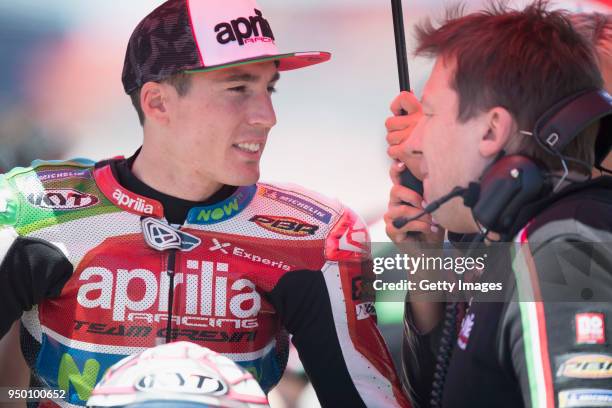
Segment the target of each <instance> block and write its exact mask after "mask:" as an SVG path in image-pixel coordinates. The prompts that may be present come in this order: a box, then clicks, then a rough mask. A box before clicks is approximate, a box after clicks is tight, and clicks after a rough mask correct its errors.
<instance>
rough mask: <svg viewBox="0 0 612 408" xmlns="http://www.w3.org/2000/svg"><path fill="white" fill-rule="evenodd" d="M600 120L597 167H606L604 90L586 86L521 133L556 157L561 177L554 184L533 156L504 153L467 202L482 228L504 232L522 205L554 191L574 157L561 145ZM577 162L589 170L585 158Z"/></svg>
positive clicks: (608, 139) (609, 110)
mask: <svg viewBox="0 0 612 408" xmlns="http://www.w3.org/2000/svg"><path fill="white" fill-rule="evenodd" d="M598 120H599V121H600V126H599V130H598V133H597V137H596V141H595V167H596V168H598V169H600V170H603V171H609V170H608V169H605V168H603V167H602V166H601V164H602V162H603V160H604V159H605V158H606V156H607V155H608V153H609V152H610V150H611V148H612V97H611V96H610V95H609V94H608V93H607V92H605V91H603V90H587V91H582V92H579V93H577V94H574V95H572V96H570V97H568V98H565V99H563V100H562V101H560V102H559V103H557V104H555V105H554V106H553V107H551V108H550V109H549V110H547V111H546V112H545V113H544V114H543V115H542V116H541V117H540V118H539V119H538V120H537V122H536V124H535V126H534V128H533V131H531V132H526V131H523V132H521V133H523V134H525V135H528V136H532V137H534V138H535V140H536V142H537V143H538V144H539V145H540V146H541V147H542V148H543V149H544V150H546V151H547V152H548V153H550V154H552V155H555V156H557V157H558V158H559V160H560V161H561V163H562V165H563V168H564V174H563V176H561V178H560V179H559V181H558V182H557V183H556V184H555V185H553V182H552V180H553V179H554V178H558V176H555V175H552V174H550V172H549V171H547V170H546V169H545V168H544V167H543V166H542V165H541V164H539V163H538V162H537V161H536V160H534V159H532V158H529V157H527V156H524V155H518V154H517V155H509V156H506V155H504V154H503V152H502V154H500V156H498V158H497V159H496V160H495V161H494V162H493V164H492V165H490V166H489V167H488V168H487V169H486V170H485V171H484V172H483V174H482V176H481V177H480V180H479V182H478V189H479V192H478V197H477V199H475V200H474V197H473V196H474V193H471V194H472V196H471V197H468V202H466V205H467V206H468V207H471V208H472V214H473V216H474V219H475V220H476V221H477V222H478V223H479V224H480V225H481V229H486V230H488V231H494V232H498V233H502V234H503V233H507V232H509V230H510V228H511V227H512V225H513V223H514V221H515V219H516V217H517V215H518V213H519V211H520V210H521V209H522V208H523V207H524V206H525V205H527V204H530V203H532V202H534V201H537V200H538V199H541V198H544V197H546V196H547V195H549V194H551V193H552V192H556V191H557V189H558V187H560V186H561V183H562V182H563V181H564V180H566V179H567V175H568V174H567V173H568V170H567V164H566V161H577V160H575V159H572V158H569V157H565V156H563V153H562V151H563V149H564V148H565V147H566V146H567V145H568V144H569V143H570V142H571V141H572V140H574V139H575V138H576V137H577V136H578V135H579V134H580V133H581V132H582V131H584V130H585V129H586V128H587V127H589V126H591V125H592V124H593V123H595V122H596V121H598ZM577 162H578V163H579V164H582V165H583V166H585V168H586V169H587V171H588V173H589V174H590V171H591V169H590V166H589V165H588V164H587V163H584V162H580V161H577ZM476 188H477V187H476V186H472V189H476ZM470 199H471V200H470Z"/></svg>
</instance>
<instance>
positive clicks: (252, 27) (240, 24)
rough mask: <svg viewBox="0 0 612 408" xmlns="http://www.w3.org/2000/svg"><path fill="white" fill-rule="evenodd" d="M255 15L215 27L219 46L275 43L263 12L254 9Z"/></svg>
mask: <svg viewBox="0 0 612 408" xmlns="http://www.w3.org/2000/svg"><path fill="white" fill-rule="evenodd" d="M254 11H255V15H254V16H250V17H249V18H246V17H238V18H237V19H235V20H232V21H229V22H223V23H219V24H217V25H216V26H215V33H217V41H218V42H219V44H227V43H229V42H232V41H238V44H240V45H244V44H245V43H256V42H274V34H272V28H271V27H270V24H269V23H268V20H266V19H265V18H263V16H262V14H261V11H259V10H257V9H254Z"/></svg>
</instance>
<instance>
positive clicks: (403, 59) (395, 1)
mask: <svg viewBox="0 0 612 408" xmlns="http://www.w3.org/2000/svg"><path fill="white" fill-rule="evenodd" d="M391 10H392V13H393V32H394V33H395V55H396V57H397V73H398V75H399V86H400V91H410V77H409V75H408V56H407V54H406V37H405V35H404V13H403V12H402V0H391ZM401 114H402V115H405V114H406V112H405V111H404V110H402V111H401ZM400 180H401V183H402V185H403V186H404V187H407V188H409V189H411V190H413V191H416V192H417V193H419V194H420V195H421V196H422V195H423V183H422V182H421V181H420V180H419V179H417V178H416V177H415V176H414V174H412V173H411V172H410V170H408V169H407V168H406V169H405V170H404V171H403V172H402V173H401V174H400ZM406 205H410V204H408V203H406ZM396 221H398V222H397V225H396V222H394V223H393V225H394V226H395V227H396V228H401V227H403V226H404V225H406V223H405V222H404V223H401V220H396ZM400 224H401V225H400ZM398 225H400V226H399V227H398Z"/></svg>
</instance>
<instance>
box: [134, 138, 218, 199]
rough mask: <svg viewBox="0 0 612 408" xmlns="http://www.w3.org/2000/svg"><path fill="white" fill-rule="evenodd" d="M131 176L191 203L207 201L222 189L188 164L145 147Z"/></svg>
mask: <svg viewBox="0 0 612 408" xmlns="http://www.w3.org/2000/svg"><path fill="white" fill-rule="evenodd" d="M132 173H134V175H135V176H136V177H137V178H138V179H139V180H140V181H142V182H143V183H145V184H146V185H148V186H149V187H151V188H153V189H155V190H157V191H159V192H161V193H164V194H166V195H169V196H172V197H176V198H181V199H183V200H189V201H206V199H208V198H209V197H211V196H212V195H213V194H214V193H215V192H217V191H218V190H219V189H220V188H221V187H223V185H222V184H221V183H218V182H216V181H212V180H210V179H207V178H206V177H205V176H204V175H201V174H198V173H197V172H196V171H195V170H194V169H192V168H189V163H183V162H181V161H180V160H179V159H178V158H172V157H167V156H164V155H163V154H161V153H160V152H158V151H156V150H155V149H151V148H150V147H149V146H147V145H146V144H145V145H143V146H142V150H141V151H140V154H139V155H138V156H137V157H136V160H135V161H134V164H133V166H132Z"/></svg>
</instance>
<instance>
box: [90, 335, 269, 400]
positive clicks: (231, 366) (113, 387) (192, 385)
mask: <svg viewBox="0 0 612 408" xmlns="http://www.w3.org/2000/svg"><path fill="white" fill-rule="evenodd" d="M87 406H88V407H126V408H153V407H155V408H157V407H168V406H171V407H178V408H202V407H226V408H234V407H235V408H247V407H248V408H266V407H267V408H269V405H268V400H267V398H266V395H265V394H264V392H263V391H262V389H261V388H260V386H259V384H258V383H257V381H255V379H254V378H253V376H252V375H251V374H250V373H249V372H248V371H246V370H245V369H244V368H242V367H240V366H238V365H237V364H236V363H234V362H233V361H232V360H230V359H229V358H227V357H224V356H222V355H220V354H218V353H215V352H214V351H212V350H209V349H207V348H205V347H201V346H198V345H196V344H193V343H189V342H186V341H181V342H176V343H169V344H164V345H161V346H157V347H154V348H151V349H147V350H145V351H143V352H140V353H138V354H134V355H131V356H129V357H126V358H124V359H123V360H121V361H119V362H118V363H117V364H115V365H113V366H112V367H111V368H109V369H108V371H107V372H106V374H105V375H104V377H103V378H102V380H101V381H100V382H99V383H98V385H97V386H96V388H95V389H94V390H93V392H92V394H91V397H90V398H89V400H88V401H87Z"/></svg>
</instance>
